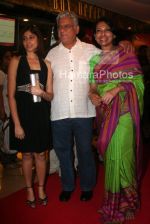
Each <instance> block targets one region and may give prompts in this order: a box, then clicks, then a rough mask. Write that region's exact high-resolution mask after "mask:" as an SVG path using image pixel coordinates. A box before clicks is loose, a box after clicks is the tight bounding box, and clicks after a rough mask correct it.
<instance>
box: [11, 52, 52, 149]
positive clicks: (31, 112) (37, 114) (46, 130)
mask: <svg viewBox="0 0 150 224" xmlns="http://www.w3.org/2000/svg"><path fill="white" fill-rule="evenodd" d="M39 61H40V67H41V70H40V71H35V70H30V67H29V64H28V61H27V58H26V56H22V57H21V58H20V61H19V65H18V70H17V78H16V95H15V98H16V104H17V111H18V115H19V119H20V122H21V126H22V127H23V129H24V131H25V138H24V139H23V140H19V139H17V138H16V137H15V134H14V124H13V121H12V118H11V117H10V148H11V149H12V150H17V151H19V152H37V153H40V152H43V151H45V150H47V149H49V147H50V107H49V103H48V102H47V101H45V100H43V99H41V102H36V103H34V102H33V95H32V94H31V93H29V92H27V91H17V89H18V86H24V85H27V84H30V74H31V73H38V74H39V81H40V84H42V85H43V87H44V89H45V88H46V81H47V72H48V69H47V66H46V64H45V62H44V61H43V60H42V59H39Z"/></svg>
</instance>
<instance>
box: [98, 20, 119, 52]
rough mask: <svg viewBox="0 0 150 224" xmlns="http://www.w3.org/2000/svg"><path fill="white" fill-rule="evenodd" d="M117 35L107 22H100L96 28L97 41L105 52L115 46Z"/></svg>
mask: <svg viewBox="0 0 150 224" xmlns="http://www.w3.org/2000/svg"><path fill="white" fill-rule="evenodd" d="M114 38H115V35H114V34H113V33H112V31H111V27H110V26H109V25H108V24H107V23H106V22H103V21H101V22H99V23H98V24H97V26H96V33H95V40H96V41H97V43H98V44H99V45H100V46H101V48H102V49H104V50H109V49H111V48H112V46H113V40H114Z"/></svg>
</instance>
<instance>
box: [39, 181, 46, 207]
mask: <svg viewBox="0 0 150 224" xmlns="http://www.w3.org/2000/svg"><path fill="white" fill-rule="evenodd" d="M38 187H44V186H43V185H39V186H38ZM38 203H39V205H44V206H46V205H47V203H48V197H47V195H46V196H45V197H44V198H40V197H39V199H38Z"/></svg>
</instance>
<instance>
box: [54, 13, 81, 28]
mask: <svg viewBox="0 0 150 224" xmlns="http://www.w3.org/2000/svg"><path fill="white" fill-rule="evenodd" d="M64 17H69V18H70V19H72V20H73V22H74V24H75V25H76V26H78V24H79V22H78V17H77V15H76V14H75V13H74V12H70V11H64V12H60V13H59V14H58V16H57V18H56V21H57V25H58V23H59V20H60V19H61V18H64Z"/></svg>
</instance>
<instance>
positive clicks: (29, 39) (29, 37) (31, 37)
mask: <svg viewBox="0 0 150 224" xmlns="http://www.w3.org/2000/svg"><path fill="white" fill-rule="evenodd" d="M23 46H24V48H25V50H26V51H27V52H35V51H36V49H37V47H38V38H37V36H36V35H35V34H34V33H32V32H31V31H26V32H25V33H24V34H23Z"/></svg>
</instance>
